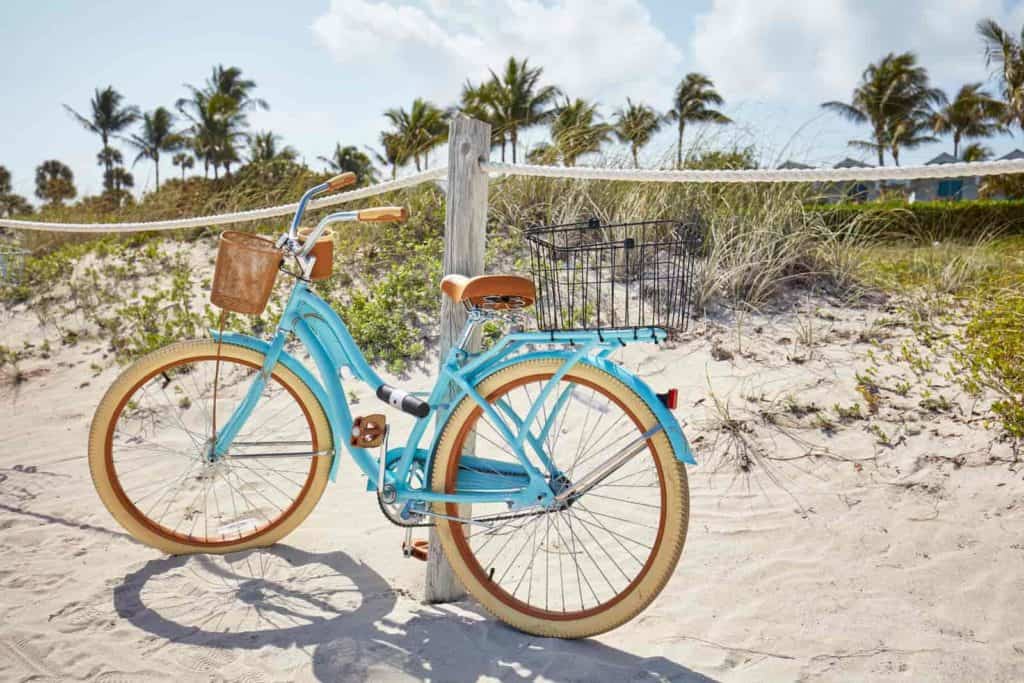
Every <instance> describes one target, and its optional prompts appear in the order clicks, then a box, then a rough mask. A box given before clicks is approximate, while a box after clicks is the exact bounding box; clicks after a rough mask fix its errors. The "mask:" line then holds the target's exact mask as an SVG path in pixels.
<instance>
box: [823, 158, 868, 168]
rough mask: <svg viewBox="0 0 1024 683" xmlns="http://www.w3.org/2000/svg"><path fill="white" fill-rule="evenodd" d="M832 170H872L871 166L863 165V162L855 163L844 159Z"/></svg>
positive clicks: (855, 161)
mask: <svg viewBox="0 0 1024 683" xmlns="http://www.w3.org/2000/svg"><path fill="white" fill-rule="evenodd" d="M832 168H874V166H872V165H871V164H865V163H864V162H863V161H857V160H856V159H851V158H850V157H846V158H845V159H843V160H842V161H840V162H839V163H838V164H836V165H835V166H833V167H832Z"/></svg>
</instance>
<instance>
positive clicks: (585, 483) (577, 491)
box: [555, 424, 664, 503]
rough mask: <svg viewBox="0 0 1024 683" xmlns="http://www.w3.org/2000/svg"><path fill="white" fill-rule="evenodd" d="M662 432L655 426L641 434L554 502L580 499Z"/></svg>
mask: <svg viewBox="0 0 1024 683" xmlns="http://www.w3.org/2000/svg"><path fill="white" fill-rule="evenodd" d="M662 430H664V427H662V426H661V425H660V424H657V425H655V426H653V427H651V428H650V429H649V430H647V432H645V433H644V434H641V435H640V436H638V437H637V438H635V439H634V440H632V441H630V442H629V443H628V444H626V445H625V446H624V447H623V448H622V449H621V450H620V451H619V452H618V453H616V454H615V455H613V456H612V457H610V458H608V459H607V460H605V461H604V462H603V463H601V464H600V465H598V466H597V467H596V468H594V470H593V471H591V472H590V474H588V475H587V476H585V477H583V478H582V479H580V480H579V481H577V482H576V483H574V484H573V485H572V486H570V487H569V488H567V489H565V490H564V491H562V492H561V493H559V494H558V495H557V496H555V502H556V503H565V502H567V501H569V500H570V499H575V498H579V497H581V496H582V495H583V494H585V493H586V492H587V491H589V490H590V489H592V488H594V487H595V486H597V485H598V484H600V483H601V482H602V481H604V480H605V479H607V478H608V477H610V476H612V475H613V474H615V473H616V472H617V471H619V470H620V469H622V467H623V466H624V465H625V464H626V463H628V462H629V461H630V460H632V459H633V458H635V457H636V456H637V455H639V454H640V453H642V452H643V451H644V449H645V448H647V440H648V439H650V438H651V437H652V436H654V435H655V434H657V433H658V432H660V431H662Z"/></svg>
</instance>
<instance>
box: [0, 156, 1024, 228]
mask: <svg viewBox="0 0 1024 683" xmlns="http://www.w3.org/2000/svg"><path fill="white" fill-rule="evenodd" d="M480 167H481V169H482V170H483V171H484V172H486V173H488V174H491V175H521V176H541V177H545V178H577V179H581V180H628V181H632V182H654V183H816V182H850V181H855V180H865V181H873V180H914V179H923V178H965V177H975V176H989V175H1002V174H1004V173H1021V172H1024V160H1012V161H984V162H971V163H964V162H959V163H954V164H933V165H930V166H892V167H874V168H859V167H858V168H827V169H817V168H815V169H785V170H782V169H753V170H738V171H699V170H681V171H662V170H646V169H629V168H586V167H581V166H573V167H565V166H531V165H529V164H505V163H499V162H493V161H485V162H482V163H481V164H480ZM447 172H448V168H447V166H441V167H439V168H432V169H430V170H427V171H423V172H421V173H415V174H413V175H411V176H408V177H406V178H402V179H401V180H392V181H389V182H386V183H380V184H377V185H373V186H371V187H365V188H363V189H361V190H353V191H351V192H344V193H342V194H338V195H333V196H331V197H325V198H323V199H317V200H314V201H312V202H310V204H309V208H310V209H322V208H324V207H328V206H334V205H337V204H344V203H346V202H351V201H355V200H357V199H365V198H367V197H373V196H374V195H378V194H383V193H385V192H391V191H394V190H400V189H402V188H406V187H412V186H413V185H419V184H420V183H424V182H427V181H429V180H436V179H438V178H442V177H445V175H446V174H447ZM297 206H298V205H297V204H284V205H281V206H272V207H269V208H266V209H253V210H252V211H239V212H236V213H228V214H220V215H216V216H199V217H196V218H180V219H175V220H167V221H148V222H142V223H37V222H34V221H16V220H10V219H0V227H5V228H14V229H19V230H43V231H50V232H96V233H102V232H139V231H146V230H178V229H181V228H200V227H212V226H217V225H231V224H232V223H245V222H247V221H258V220H263V219H265V218H274V217H276V216H287V215H291V214H292V213H294V212H295V209H296V207H297Z"/></svg>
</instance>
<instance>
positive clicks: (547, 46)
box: [312, 0, 683, 107]
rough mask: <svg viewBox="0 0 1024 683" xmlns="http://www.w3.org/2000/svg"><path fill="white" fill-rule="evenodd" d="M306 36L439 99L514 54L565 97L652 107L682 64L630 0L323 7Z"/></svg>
mask: <svg viewBox="0 0 1024 683" xmlns="http://www.w3.org/2000/svg"><path fill="white" fill-rule="evenodd" d="M312 31H313V34H314V36H315V39H316V40H317V41H318V42H319V43H320V44H321V45H323V46H324V47H326V48H327V50H328V51H329V52H330V53H331V54H332V55H333V56H334V58H335V60H337V61H338V62H339V63H341V64H345V65H351V66H353V67H356V66H358V67H361V68H366V67H367V65H368V64H369V65H370V68H373V69H375V70H382V71H383V72H384V73H386V74H388V75H391V74H397V75H400V76H402V77H404V78H406V79H408V78H416V79H418V80H419V81H421V87H422V89H423V92H422V94H425V95H429V96H431V97H434V98H436V99H440V100H445V101H450V100H454V99H455V98H456V97H457V96H458V93H459V90H460V88H461V85H462V83H463V82H464V80H465V79H466V78H472V79H481V78H483V77H485V76H486V75H487V73H488V69H489V68H490V69H495V70H498V69H499V68H500V66H501V64H502V63H503V62H504V61H505V60H506V59H508V57H510V56H516V57H529V59H530V61H531V63H533V64H536V65H539V66H543V67H544V70H545V71H544V73H545V77H546V79H547V80H548V82H550V83H557V84H558V85H560V86H562V87H563V88H564V89H565V90H566V91H567V93H568V94H570V95H572V96H574V97H575V96H581V97H588V98H595V99H598V100H599V101H600V102H602V103H603V104H604V105H606V107H616V106H619V104H620V102H621V101H623V100H625V98H626V96H630V97H633V98H639V99H645V100H648V101H655V102H660V101H663V100H667V99H668V98H667V90H668V89H671V87H672V85H673V84H674V83H675V81H676V80H677V79H678V78H679V71H680V66H679V65H680V63H681V62H682V58H683V55H682V51H681V50H680V48H679V47H677V46H676V45H675V44H674V43H673V42H672V41H671V40H669V39H668V37H667V36H666V35H665V34H664V32H662V31H661V29H660V28H658V27H657V26H656V25H655V24H654V22H653V20H652V18H651V15H650V13H649V12H648V11H647V9H646V8H645V7H644V6H643V5H642V4H641V2H640V1H639V0H606V1H602V2H591V1H589V0H562V1H561V2H548V1H541V0H495V1H493V2H479V1H474V0H426V1H425V2H423V3H420V4H412V3H410V2H398V3H390V4H389V3H383V2H370V1H369V0H332V2H331V6H330V8H329V10H328V11H327V12H326V13H325V14H323V15H321V16H319V17H317V18H316V20H315V21H314V22H313V25H312ZM665 104H667V101H666V102H665Z"/></svg>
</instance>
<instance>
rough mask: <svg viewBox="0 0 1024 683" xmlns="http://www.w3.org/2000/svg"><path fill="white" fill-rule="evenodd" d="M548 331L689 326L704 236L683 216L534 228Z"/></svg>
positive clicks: (540, 302)
mask: <svg viewBox="0 0 1024 683" xmlns="http://www.w3.org/2000/svg"><path fill="white" fill-rule="evenodd" d="M526 239H527V240H528V241H529V243H530V252H531V268H532V270H533V279H534V282H535V283H536V286H537V302H536V312H537V321H538V324H539V327H540V329H542V330H604V329H622V328H640V327H660V328H663V329H666V330H671V331H681V330H684V329H686V325H687V322H688V318H689V309H690V294H691V290H692V288H693V281H694V266H695V260H696V256H697V253H698V251H699V249H700V244H701V236H700V232H699V230H698V228H697V226H695V225H690V224H686V223H683V222H680V221H667V220H662V221H642V222H638V223H616V224H610V225H602V224H601V223H600V221H598V220H597V219H591V220H589V221H582V222H578V223H567V224H564V225H552V226H544V227H535V228H529V229H528V230H527V231H526Z"/></svg>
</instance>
